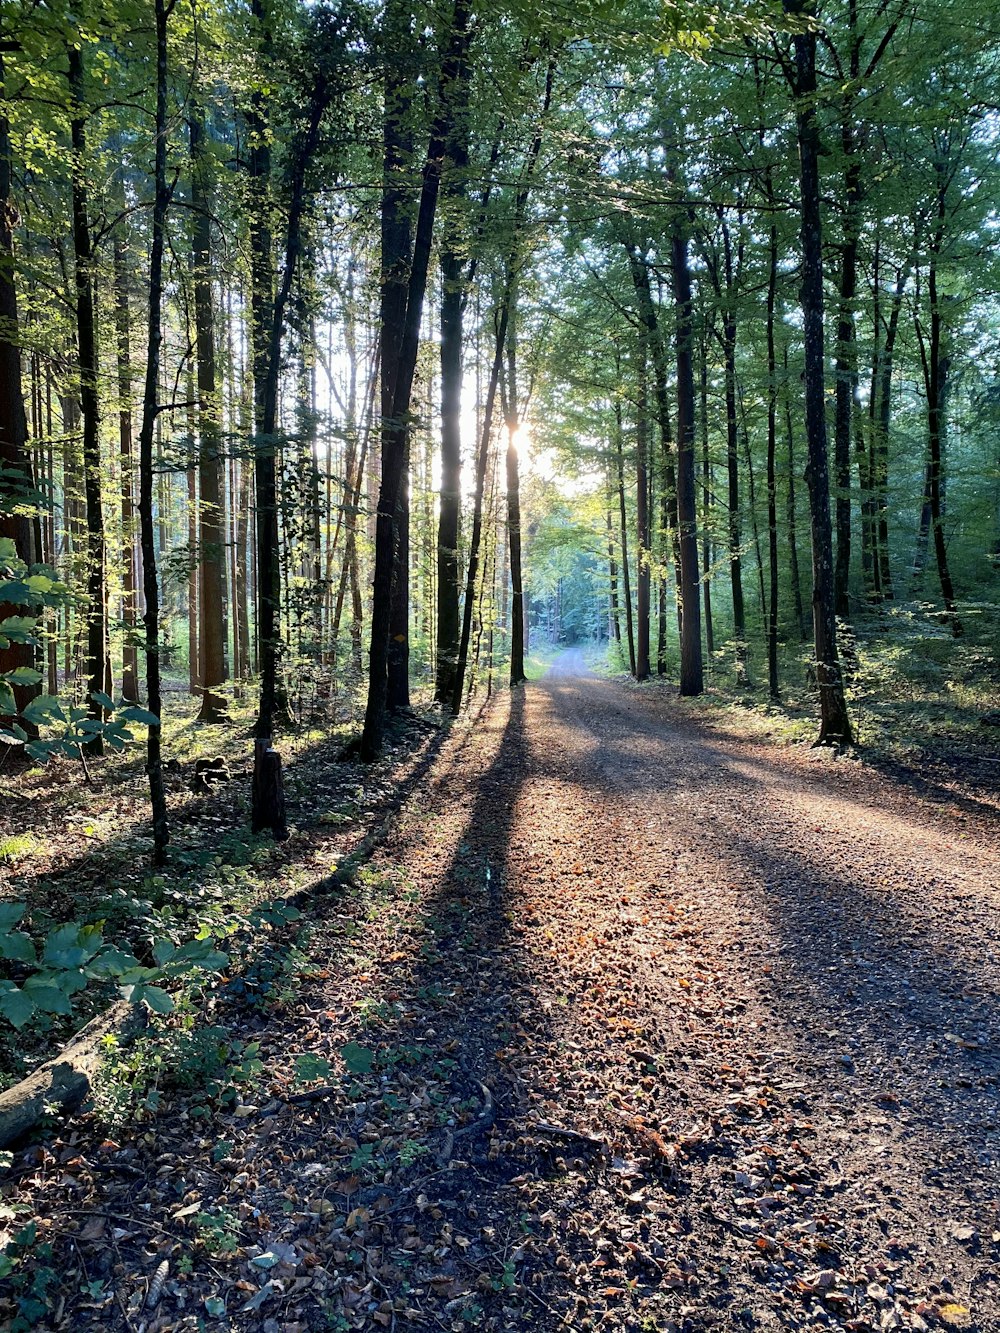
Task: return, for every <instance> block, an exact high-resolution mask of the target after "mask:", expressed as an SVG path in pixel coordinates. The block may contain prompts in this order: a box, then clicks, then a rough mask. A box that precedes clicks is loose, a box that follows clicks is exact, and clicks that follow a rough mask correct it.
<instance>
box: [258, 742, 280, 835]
mask: <svg viewBox="0 0 1000 1333" xmlns="http://www.w3.org/2000/svg"><path fill="white" fill-rule="evenodd" d="M251 827H252V829H253V831H254V833H262V832H263V831H264V829H270V830H271V832H272V833H273V834H274V836H275V838H276V839H278V841H279V842H281V841H284V839H285V838H287V837H288V824H287V823H286V821H285V786H284V783H283V782H282V778H281V755H280V754H279V753H278V751H277V750H275V749H272V747H271V738H270V736H263V737H258V738H257V739H256V740H255V741H254V743H253V789H252V800H251Z"/></svg>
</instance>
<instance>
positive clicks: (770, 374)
mask: <svg viewBox="0 0 1000 1333" xmlns="http://www.w3.org/2000/svg"><path fill="white" fill-rule="evenodd" d="M768 258H769V263H768V270H767V563H768V573H769V582H768V599H767V687H768V694H769V695H770V696H771V698H772V699H778V698H780V695H781V691H780V688H779V685H778V479H777V451H778V358H777V353H776V351H775V342H774V320H775V307H776V304H777V294H778V229H777V227H775V226H773V225H772V227H771V235H770V246H769V248H768Z"/></svg>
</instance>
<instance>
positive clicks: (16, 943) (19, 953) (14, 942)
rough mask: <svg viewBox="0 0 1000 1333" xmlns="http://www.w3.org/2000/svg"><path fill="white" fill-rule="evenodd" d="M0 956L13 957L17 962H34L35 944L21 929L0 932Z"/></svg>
mask: <svg viewBox="0 0 1000 1333" xmlns="http://www.w3.org/2000/svg"><path fill="white" fill-rule="evenodd" d="M0 958H13V959H15V960H16V961H17V962H19V963H34V962H36V955H35V946H34V945H33V944H32V942H31V938H30V936H28V935H25V934H24V932H23V931H20V930H14V931H11V933H10V934H0Z"/></svg>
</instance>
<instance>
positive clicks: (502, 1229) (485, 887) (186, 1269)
mask: <svg viewBox="0 0 1000 1333" xmlns="http://www.w3.org/2000/svg"><path fill="white" fill-rule="evenodd" d="M995 830H996V821H995V819H993V820H991V818H990V817H988V814H987V813H984V812H982V811H980V810H978V809H977V807H976V806H975V804H974V802H973V801H972V800H971V799H965V800H957V799H955V800H952V801H951V802H950V803H949V804H948V805H944V806H942V805H937V804H933V803H932V802H930V801H929V800H927V799H925V798H917V797H915V796H914V795H913V793H912V792H911V791H910V790H909V789H908V788H906V787H905V786H902V785H900V784H897V783H895V782H892V781H888V780H886V779H885V778H884V777H882V776H880V775H879V774H877V773H875V772H874V771H872V770H870V769H868V768H866V767H864V766H862V765H860V764H858V763H856V762H854V761H850V760H839V761H835V760H834V759H833V758H832V757H831V756H830V755H829V754H827V753H826V752H817V751H810V750H808V749H807V748H806V747H804V746H793V747H788V746H784V747H783V746H778V745H774V744H766V743H762V742H751V741H747V740H746V739H745V738H744V737H740V736H738V735H736V734H733V733H729V732H727V731H726V730H725V729H724V725H723V724H720V723H719V722H718V721H716V722H714V723H710V722H709V721H707V720H705V718H704V717H698V716H697V715H695V714H694V713H693V711H692V710H691V709H690V708H689V707H688V706H687V705H685V704H684V703H683V702H681V701H679V700H678V699H677V698H676V696H675V695H674V693H673V691H672V690H670V689H668V688H667V687H664V686H662V685H660V684H659V683H656V682H653V683H650V684H648V685H643V686H636V685H634V684H628V683H624V682H622V681H621V680H606V679H602V678H599V677H597V676H594V675H592V674H590V673H589V672H588V671H587V669H586V666H585V664H584V663H583V659H582V657H581V656H580V655H579V654H578V653H568V654H564V655H563V656H562V657H561V658H560V659H559V660H558V661H557V663H556V664H555V667H554V669H553V670H551V671H550V672H549V673H548V674H547V675H546V676H545V677H544V678H543V679H542V680H541V681H537V682H533V683H531V684H529V685H527V686H526V687H525V688H524V689H519V690H516V691H513V692H508V691H503V692H501V693H500V694H499V695H498V696H497V697H495V698H494V699H493V700H492V701H491V702H490V703H489V705H488V706H487V707H486V708H485V709H484V710H483V711H482V713H481V714H480V715H479V717H478V718H476V719H469V720H468V721H466V722H463V723H460V724H458V725H456V726H455V727H454V728H453V729H452V730H451V733H450V735H448V737H447V739H446V740H445V742H444V744H443V747H442V748H441V750H440V753H439V754H438V755H437V758H436V759H435V761H434V764H433V766H432V768H431V770H430V773H429V774H428V776H427V777H426V778H425V779H424V780H423V783H422V785H421V787H420V789H419V791H418V793H417V795H416V797H415V798H413V799H411V800H410V801H409V802H408V803H407V804H406V806H405V807H404V809H403V812H402V814H401V816H400V817H399V819H398V821H397V822H396V823H395V825H394V826H393V828H392V830H391V832H390V834H389V836H388V838H387V840H386V842H385V843H384V845H383V846H382V848H381V850H380V851H379V852H378V853H377V855H376V856H375V857H374V858H373V861H372V863H371V864H370V866H369V867H368V868H367V869H366V870H365V871H364V872H363V873H362V875H361V876H360V877H359V882H358V884H357V885H356V886H355V887H354V888H351V889H346V890H345V889H339V890H337V891H336V892H335V893H333V894H329V893H328V894H327V896H325V897H324V896H322V895H323V881H322V874H323V873H325V867H326V866H328V864H329V853H328V852H327V853H326V854H325V860H324V852H323V844H322V843H312V842H310V839H309V834H308V831H306V832H303V833H301V834H299V835H297V838H299V839H301V841H300V842H299V841H295V840H293V842H292V843H291V844H289V848H290V854H293V853H294V850H295V848H296V847H300V851H299V852H298V853H297V854H298V856H299V857H300V860H301V864H302V867H303V872H304V873H305V870H306V868H307V867H308V865H309V864H310V863H311V864H312V865H313V867H314V868H313V871H312V878H313V879H314V880H315V888H316V892H317V897H316V899H315V909H314V911H313V912H312V914H311V922H310V930H311V936H310V938H309V941H308V958H306V957H304V956H303V955H302V954H301V953H300V954H298V955H294V956H292V957H291V958H289V959H287V960H286V962H287V964H288V966H286V963H285V962H282V956H281V954H280V951H278V950H277V949H276V948H272V949H270V950H269V951H268V952H267V953H265V956H264V957H263V959H262V960H261V963H260V965H259V968H263V970H262V971H261V970H259V969H258V974H257V977H256V980H253V979H248V981H247V989H248V990H249V991H253V990H254V988H255V987H259V986H262V984H263V983H264V982H266V983H267V984H266V987H264V988H263V989H261V990H260V996H261V999H260V1000H258V1001H257V1003H256V1004H255V1005H251V1006H249V1007H248V1006H247V1005H246V1003H245V1002H242V1001H241V1002H238V1003H237V1002H236V1001H229V1000H227V999H225V998H222V999H221V1000H219V1001H217V1005H218V1007H217V1008H216V1009H215V1011H214V1013H213V1020H212V1021H216V1022H221V1023H225V1024H226V1025H227V1029H228V1032H227V1036H226V1041H227V1042H228V1043H229V1049H231V1050H233V1051H234V1052H236V1056H235V1057H234V1058H237V1059H238V1058H239V1053H240V1052H241V1051H242V1052H243V1053H244V1056H245V1057H246V1048H245V1046H241V1045H240V1043H247V1042H255V1043H259V1060H260V1070H259V1073H255V1072H253V1070H252V1069H251V1070H250V1071H249V1082H243V1083H240V1082H237V1083H236V1085H235V1087H234V1088H231V1089H230V1091H231V1092H235V1094H236V1102H235V1103H234V1101H233V1100H232V1099H229V1100H227V1099H225V1098H216V1099H215V1100H213V1099H212V1098H210V1097H206V1093H205V1091H204V1086H203V1085H204V1081H205V1080H204V1075H203V1074H202V1073H200V1072H199V1070H200V1066H198V1064H197V1063H195V1065H194V1066H193V1074H194V1079H193V1082H194V1084H195V1086H194V1087H187V1088H180V1089H173V1090H170V1089H165V1090H164V1092H163V1100H162V1105H161V1107H160V1110H159V1113H158V1115H157V1116H156V1118H155V1119H154V1120H152V1121H151V1122H146V1123H140V1124H137V1125H125V1126H122V1127H121V1129H120V1130H119V1131H118V1132H116V1133H115V1135H114V1138H108V1137H106V1131H105V1130H103V1129H102V1128H101V1126H100V1124H99V1123H90V1124H88V1122H87V1121H86V1120H83V1121H79V1122H77V1123H76V1124H75V1125H74V1126H71V1128H70V1133H69V1135H68V1137H66V1138H64V1139H63V1140H62V1141H61V1142H60V1141H57V1142H56V1143H55V1144H54V1145H53V1147H52V1152H51V1155H48V1156H46V1155H45V1154H44V1153H41V1152H40V1150H31V1151H30V1152H29V1154H28V1156H27V1158H26V1159H25V1161H26V1163H27V1165H26V1167H24V1168H19V1170H20V1171H22V1174H21V1176H20V1177H19V1178H20V1182H21V1183H20V1185H19V1186H18V1192H17V1194H15V1195H14V1196H12V1199H13V1201H14V1202H15V1203H18V1202H19V1203H23V1204H24V1206H26V1207H29V1208H31V1209H32V1210H33V1211H34V1212H35V1213H36V1214H37V1215H38V1216H39V1219H40V1220H39V1225H40V1227H41V1228H42V1231H41V1233H40V1234H42V1235H44V1236H46V1237H48V1238H51V1239H52V1240H54V1241H56V1242H57V1250H56V1259H55V1261H54V1262H55V1264H56V1266H57V1267H58V1270H59V1280H60V1281H61V1283H62V1285H61V1287H60V1291H61V1296H60V1304H59V1309H60V1311H61V1315H60V1317H59V1318H58V1319H55V1321H54V1322H53V1324H52V1326H53V1327H58V1328H60V1329H62V1328H72V1329H73V1330H74V1333H75V1331H76V1330H79V1329H102V1330H104V1329H107V1330H114V1331H115V1333H117V1330H123V1331H124V1330H129V1331H130V1333H175V1331H176V1330H179V1329H187V1328H191V1329H195V1328H200V1327H205V1328H207V1329H209V1330H212V1329H215V1328H218V1329H220V1330H223V1329H227V1328H228V1329H234V1330H245V1331H246V1333H249V1331H250V1330H254V1331H255V1333H307V1331H308V1333H312V1330H320V1329H333V1330H337V1331H338V1333H349V1330H363V1331H364V1333H378V1330H380V1329H389V1330H390V1331H395V1333H418V1331H422V1330H427V1329H432V1330H437V1329H445V1330H449V1331H450V1333H464V1330H467V1329H480V1330H487V1331H488V1333H506V1331H509V1333H514V1331H515V1330H522V1329H535V1330H539V1331H540V1333H555V1331H556V1330H557V1329H564V1330H565V1329H569V1330H573V1331H574V1333H592V1331H593V1330H598V1329H600V1330H606V1331H608V1333H707V1331H708V1330H712V1331H713V1333H728V1331H729V1330H744V1329H750V1330H778V1329H795V1330H807V1329H808V1330H820V1329H826V1330H829V1329H843V1330H845V1331H849V1333H881V1331H882V1330H890V1329H915V1330H927V1329H930V1330H938V1329H943V1328H969V1329H977V1330H980V1331H981V1333H997V1331H998V1330H1000V1280H998V1259H1000V1215H998V1212H997V1206H998V1199H1000V1172H998V1161H1000V1123H998V1103H997V1075H998V1072H1000V1013H998V1007H997V1005H998V1001H997V996H998V995H1000V947H998V935H1000V911H998V908H1000V873H998V855H997V851H996V842H995V840H994V834H995ZM275 943H276V944H277V941H276V942H275ZM268 969H270V970H268ZM289 969H290V970H289ZM251 982H252V984H251ZM242 984H243V983H241V985H242ZM274 996H277V997H278V998H277V1002H276V1003H275V1002H274V1000H273V998H272V997H274ZM262 1001H263V1002H262ZM198 1049H199V1048H197V1047H194V1048H192V1051H193V1054H194V1057H195V1059H196V1061H197V1059H198V1058H201V1057H198V1055H197V1052H198ZM247 1058H248V1057H247ZM251 1063H252V1062H251ZM345 1064H346V1069H345ZM191 1072H192V1070H191V1069H189V1074H190V1073H191ZM244 1077H245V1076H244ZM240 1102H242V1104H239V1103H240ZM36 1151H38V1152H39V1155H38V1156H37V1157H36V1156H33V1155H32V1154H33V1153H35V1152H36ZM25 1171H26V1172H27V1173H28V1174H23V1172H25ZM164 1263H165V1264H167V1265H168V1270H167V1272H168V1276H167V1278H166V1280H165V1282H164V1283H163V1289H162V1295H161V1298H160V1301H159V1304H158V1305H157V1306H156V1307H155V1309H153V1308H150V1307H147V1308H145V1309H144V1307H143V1301H144V1299H145V1293H146V1291H147V1289H148V1286H149V1283H150V1281H151V1279H152V1276H153V1274H154V1273H155V1272H156V1271H157V1270H158V1269H161V1268H162V1265H163V1264H164ZM48 1271H51V1269H49V1270H48ZM199 1321H200V1322H199Z"/></svg>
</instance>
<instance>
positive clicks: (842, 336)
mask: <svg viewBox="0 0 1000 1333" xmlns="http://www.w3.org/2000/svg"><path fill="white" fill-rule="evenodd" d="M842 146H843V150H844V153H845V156H846V157H847V172H846V176H845V185H844V191H845V198H844V240H843V244H842V245H841V248H840V308H839V311H838V315H837V359H836V368H835V372H834V373H835V388H834V392H835V412H834V457H835V462H836V474H837V490H836V519H837V556H836V564H835V566H834V574H833V582H834V606H835V610H836V613H837V615H838V616H840V617H842V618H843V619H845V620H846V619H847V618H848V617H849V616H850V602H849V598H848V585H849V582H850V574H851V452H852V447H853V443H854V439H853V434H854V411H855V408H854V404H855V399H856V397H857V389H858V365H857V346H856V343H855V330H854V301H855V297H856V294H857V285H858V282H857V274H858V231H859V226H860V217H859V211H860V194H861V191H860V180H861V165H860V163H859V162H858V159H857V156H856V154H855V149H854V136H853V132H852V130H851V126H850V124H849V123H847V122H846V121H845V124H844V127H843V133H842Z"/></svg>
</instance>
